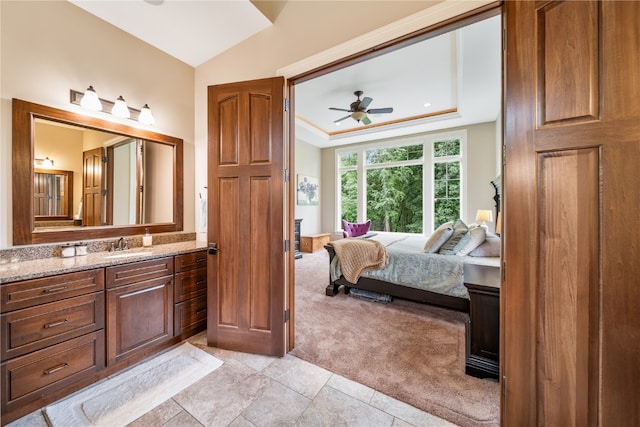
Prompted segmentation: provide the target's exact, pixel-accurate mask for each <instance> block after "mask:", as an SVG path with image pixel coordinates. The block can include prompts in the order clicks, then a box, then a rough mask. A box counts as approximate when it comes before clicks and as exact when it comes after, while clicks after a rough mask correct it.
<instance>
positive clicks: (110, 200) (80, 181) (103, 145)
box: [34, 118, 175, 226]
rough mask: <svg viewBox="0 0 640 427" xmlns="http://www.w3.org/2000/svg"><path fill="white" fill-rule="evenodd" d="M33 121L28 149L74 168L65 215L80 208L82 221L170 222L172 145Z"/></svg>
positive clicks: (98, 223)
mask: <svg viewBox="0 0 640 427" xmlns="http://www.w3.org/2000/svg"><path fill="white" fill-rule="evenodd" d="M35 125H36V126H35V135H36V138H35V141H34V149H35V153H34V154H36V156H37V157H42V158H44V157H49V158H52V159H55V162H56V166H57V165H58V164H61V165H62V166H64V169H68V170H70V171H73V172H76V174H75V175H73V178H72V179H75V181H76V182H75V184H76V185H74V186H73V188H74V189H75V191H74V193H73V194H71V193H69V196H68V199H69V200H70V203H71V207H70V209H69V212H68V215H69V218H70V219H73V217H74V214H76V213H81V216H80V217H81V218H82V225H83V226H104V225H136V224H166V223H172V222H173V221H174V218H173V215H174V202H175V201H174V194H173V191H174V184H175V183H174V163H175V159H174V156H175V146H174V145H173V144H165V143H163V142H159V141H149V140H146V139H140V138H132V137H131V136H125V135H122V134H115V133H110V132H103V131H98V130H95V129H89V128H82V127H78V126H73V125H70V124H62V123H57V122H54V121H49V120H44V119H40V118H38V119H36V120H35ZM105 160H106V161H107V162H106V163H105ZM36 209H37V208H36ZM34 215H35V216H37V215H38V214H37V213H35V212H34ZM78 223H79V221H78Z"/></svg>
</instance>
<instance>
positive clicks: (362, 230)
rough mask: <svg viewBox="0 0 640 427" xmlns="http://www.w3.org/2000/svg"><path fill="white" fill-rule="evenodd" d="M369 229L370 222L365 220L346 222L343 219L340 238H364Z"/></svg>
mask: <svg viewBox="0 0 640 427" xmlns="http://www.w3.org/2000/svg"><path fill="white" fill-rule="evenodd" d="M369 228H371V220H367V222H362V223H358V222H348V221H345V220H344V219H343V220H342V229H343V231H342V236H343V237H358V236H364V235H365V234H367V233H368V232H369Z"/></svg>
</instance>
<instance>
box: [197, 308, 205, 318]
mask: <svg viewBox="0 0 640 427" xmlns="http://www.w3.org/2000/svg"><path fill="white" fill-rule="evenodd" d="M206 312H207V309H206V308H203V309H200V310H198V311H196V316H199V315H201V314H203V313H206Z"/></svg>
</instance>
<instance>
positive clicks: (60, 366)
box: [42, 362, 69, 375]
mask: <svg viewBox="0 0 640 427" xmlns="http://www.w3.org/2000/svg"><path fill="white" fill-rule="evenodd" d="M68 366H69V364H68V363H67V362H64V363H63V364H62V365H58V366H54V367H53V368H49V369H47V370H45V371H43V372H42V373H43V374H45V375H51V374H54V373H56V372H58V371H60V370H62V369H64V368H66V367H68Z"/></svg>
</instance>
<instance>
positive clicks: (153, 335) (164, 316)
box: [107, 276, 173, 366]
mask: <svg viewBox="0 0 640 427" xmlns="http://www.w3.org/2000/svg"><path fill="white" fill-rule="evenodd" d="M172 337H173V278H172V276H167V277H160V278H157V279H151V280H146V281H143V282H138V283H133V284H130V285H127V286H121V287H118V288H114V289H109V290H107V365H109V366H110V365H113V364H114V363H117V362H120V361H122V360H125V359H129V358H131V357H134V356H136V355H141V354H142V353H144V350H146V349H149V348H151V347H154V346H156V345H160V344H162V343H166V342H167V341H168V340H170V339H171V338H172Z"/></svg>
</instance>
